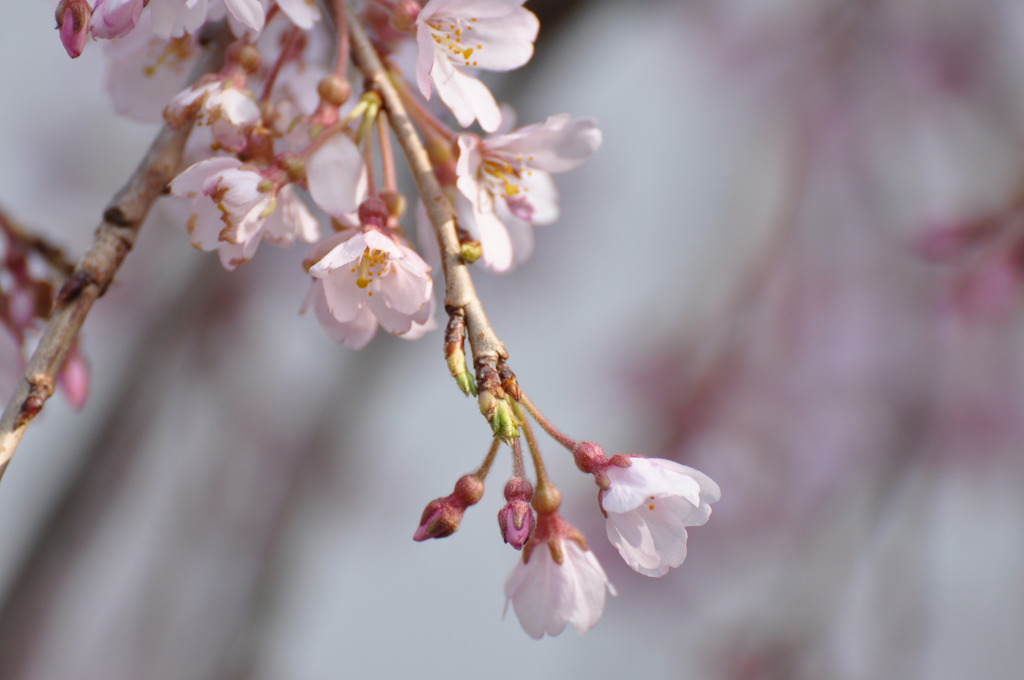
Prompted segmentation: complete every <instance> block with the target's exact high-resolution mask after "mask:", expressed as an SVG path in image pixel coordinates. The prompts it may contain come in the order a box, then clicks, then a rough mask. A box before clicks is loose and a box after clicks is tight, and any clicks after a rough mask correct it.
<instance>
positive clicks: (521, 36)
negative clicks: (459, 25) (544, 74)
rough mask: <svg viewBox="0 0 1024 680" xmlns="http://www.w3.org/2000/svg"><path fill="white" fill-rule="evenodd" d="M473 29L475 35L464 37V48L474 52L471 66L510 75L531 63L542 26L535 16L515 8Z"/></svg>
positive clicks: (481, 21) (480, 21) (469, 32)
mask: <svg viewBox="0 0 1024 680" xmlns="http://www.w3.org/2000/svg"><path fill="white" fill-rule="evenodd" d="M472 26H473V30H472V31H467V32H465V33H463V36H464V38H465V41H464V45H465V46H466V47H469V48H473V53H472V54H471V55H469V58H468V61H470V62H471V63H470V64H469V65H471V66H473V67H475V68H482V69H487V70H488V71H510V70H512V69H515V68H519V67H520V66H522V65H523V64H525V63H526V62H528V61H530V58H531V57H532V56H533V43H534V41H535V40H536V39H537V31H538V30H539V28H540V22H539V21H538V20H537V17H536V15H534V13H533V12H531V11H529V10H526V9H522V8H516V10H515V11H513V12H510V13H508V14H505V15H503V16H500V17H495V18H494V19H490V20H488V19H483V18H481V19H480V20H479V21H475V22H473V24H472ZM464 65H466V64H464Z"/></svg>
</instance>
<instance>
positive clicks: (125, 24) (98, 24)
mask: <svg viewBox="0 0 1024 680" xmlns="http://www.w3.org/2000/svg"><path fill="white" fill-rule="evenodd" d="M144 4H145V3H144V2H143V0H96V6H95V7H93V8H92V21H91V22H90V24H89V32H90V33H91V34H92V37H94V38H100V39H105V40H109V39H112V38H119V37H121V36H122V35H125V34H126V33H128V32H129V31H131V30H132V29H133V28H135V25H136V24H137V23H139V17H140V16H142V9H143V7H144Z"/></svg>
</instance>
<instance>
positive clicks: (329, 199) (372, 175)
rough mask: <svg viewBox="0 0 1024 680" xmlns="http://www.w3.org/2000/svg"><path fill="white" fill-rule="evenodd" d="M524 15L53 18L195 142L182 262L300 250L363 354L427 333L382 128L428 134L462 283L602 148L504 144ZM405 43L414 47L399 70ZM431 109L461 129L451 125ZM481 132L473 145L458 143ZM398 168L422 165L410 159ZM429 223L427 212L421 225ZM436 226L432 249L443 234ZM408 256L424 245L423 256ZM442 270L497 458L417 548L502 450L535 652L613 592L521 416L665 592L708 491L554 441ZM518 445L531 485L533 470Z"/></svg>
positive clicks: (326, 318) (247, 3) (140, 0)
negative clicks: (216, 61)
mask: <svg viewBox="0 0 1024 680" xmlns="http://www.w3.org/2000/svg"><path fill="white" fill-rule="evenodd" d="M523 2H524V0H429V1H428V2H425V3H419V2H416V1H415V0H370V1H369V2H367V3H365V5H364V6H363V7H362V8H361V9H360V10H359V11H358V12H353V11H352V10H350V9H348V8H346V6H345V3H344V2H343V1H342V0H333V1H332V2H330V3H325V6H324V7H323V8H322V7H320V6H319V5H318V4H317V3H315V2H313V1H312V0H62V2H61V3H60V5H59V6H58V8H57V28H58V31H59V35H60V38H61V40H62V42H63V44H64V47H65V49H66V50H67V52H68V53H69V54H70V55H71V56H72V57H76V56H78V55H79V54H81V52H82V51H83V50H84V49H85V48H86V45H87V43H88V41H89V39H90V38H92V39H96V40H101V41H105V42H106V46H105V47H106V50H105V51H106V53H107V55H108V57H109V71H108V79H107V80H108V87H109V90H110V94H111V96H112V97H113V100H114V105H115V108H116V109H117V110H118V111H119V112H121V113H123V114H124V115H127V116H131V117H134V118H138V119H141V120H153V119H157V120H158V119H160V118H162V119H163V120H164V121H165V122H166V124H167V125H168V126H170V127H171V128H174V129H185V128H187V127H188V126H194V128H193V130H192V134H191V136H190V138H189V146H188V148H187V149H186V158H187V159H188V162H189V165H188V167H186V168H185V169H184V170H183V171H182V172H181V173H180V174H179V175H177V177H176V178H175V179H174V180H173V181H171V182H170V186H169V193H170V194H171V196H172V197H173V198H174V200H175V201H176V202H177V206H178V207H177V208H176V209H177V210H179V211H180V213H181V222H182V223H183V224H184V225H185V226H186V227H187V233H188V237H189V240H190V241H191V243H192V245H193V246H194V247H196V248H198V249H199V250H202V251H207V252H216V253H217V256H218V257H219V259H220V262H221V264H222V265H223V267H224V268H226V269H229V270H233V269H235V268H237V267H239V266H242V265H243V264H244V263H246V262H248V261H249V260H251V259H252V258H253V257H255V256H256V253H257V251H258V250H259V246H260V245H261V244H262V243H264V242H266V243H271V244H274V245H278V246H284V247H290V246H293V245H294V244H295V243H296V242H299V241H302V242H305V243H308V244H312V246H311V249H310V251H309V255H308V256H307V257H306V259H305V261H304V267H305V270H306V273H307V274H308V276H309V277H310V288H309V292H308V294H307V295H306V298H305V301H304V303H302V306H301V308H302V310H303V311H308V310H312V316H313V317H314V318H315V319H316V320H317V321H318V322H319V323H320V325H321V326H322V328H323V330H324V331H325V333H326V334H327V335H328V337H330V338H331V339H332V340H334V341H337V342H341V343H344V344H345V345H347V346H349V347H352V348H360V347H363V346H365V345H366V344H367V343H369V342H370V341H371V339H372V338H373V337H374V335H375V333H376V331H377V329H378V328H383V329H384V330H385V331H387V332H389V333H392V334H395V335H398V336H401V337H403V338H406V339H413V338H418V337H420V336H422V335H424V334H425V333H427V332H429V331H430V330H431V329H433V328H435V327H436V326H437V324H436V321H435V319H434V314H435V306H436V304H435V301H434V297H433V292H434V281H433V278H432V274H433V272H432V269H431V267H430V266H429V265H428V264H427V262H426V261H425V259H424V258H423V257H422V256H421V255H420V254H419V253H418V252H417V250H416V249H415V248H414V245H413V243H412V242H411V241H410V240H409V238H408V235H407V233H406V231H405V229H404V227H403V226H402V220H403V217H404V216H405V215H406V212H407V209H408V205H409V201H408V200H407V199H406V196H405V194H403V192H402V191H401V189H400V187H399V185H398V182H397V179H396V176H397V172H396V167H395V166H396V160H395V157H394V154H393V141H392V133H391V132H390V131H389V125H392V126H395V130H396V133H400V130H399V126H397V125H395V121H394V117H395V116H397V115H399V108H400V109H401V112H402V113H401V115H403V116H408V118H407V120H408V121H409V122H410V123H411V125H412V127H414V128H415V130H416V135H418V136H417V139H419V138H420V137H422V140H423V141H422V143H423V148H424V149H425V152H426V158H427V160H428V162H429V168H428V174H430V175H431V176H432V177H433V181H436V183H437V185H438V186H439V187H440V192H441V193H440V194H439V195H437V196H434V197H433V201H438V202H442V203H445V204H446V205H447V209H448V211H449V214H450V215H452V216H453V217H454V218H455V223H454V224H455V228H454V234H455V237H456V238H457V241H458V243H457V248H456V250H455V251H454V255H453V252H451V248H449V247H447V246H445V247H444V248H443V250H445V248H447V250H445V252H443V253H442V256H443V258H444V257H447V258H448V259H447V260H445V261H446V263H448V264H449V266H453V265H450V262H451V260H452V258H453V257H455V258H457V261H458V266H460V267H465V266H467V265H472V264H474V263H475V262H479V263H480V264H481V265H482V266H484V267H486V268H488V269H490V270H492V271H496V272H505V271H508V270H510V269H512V268H513V267H515V265H516V264H518V263H520V262H521V261H522V260H523V259H524V258H526V257H527V256H528V255H529V254H530V253H531V251H532V249H533V232H532V227H533V226H534V225H545V224H550V223H551V222H553V221H555V220H556V219H557V217H558V214H559V210H558V197H557V192H556V190H555V186H554V181H553V179H552V174H554V173H561V172H566V171H568V170H572V169H574V168H576V167H577V166H579V165H580V164H581V163H583V162H584V161H585V160H586V159H587V158H588V157H589V156H591V155H592V154H593V153H594V152H595V151H597V150H598V148H599V147H600V145H601V132H600V130H599V129H598V127H597V124H596V123H595V122H594V121H593V120H590V119H578V118H573V117H571V116H569V115H564V114H562V115H553V116H550V117H549V118H547V120H545V121H543V122H540V123H536V124H533V125H527V126H525V127H521V128H518V129H514V130H513V129H510V128H511V127H512V126H511V124H510V123H508V122H507V121H506V120H505V118H506V115H505V114H504V113H503V111H507V109H503V108H502V107H499V105H498V103H497V101H496V100H495V98H494V96H493V95H492V94H491V92H490V90H489V89H488V88H487V86H486V85H485V84H484V83H483V82H482V81H481V80H480V79H479V78H478V77H477V74H478V72H479V71H480V70H489V71H507V70H511V69H515V68H518V67H520V66H522V65H524V64H525V63H527V62H528V61H529V60H530V58H531V56H532V54H533V44H534V40H535V39H536V36H537V32H538V29H539V22H538V20H537V17H536V16H535V15H534V14H533V13H532V12H530V11H529V10H527V9H525V8H524V7H523V6H522V5H523ZM323 9H327V10H329V11H327V12H324V11H322V10H323ZM214 22H216V23H214ZM357 26H358V27H362V26H365V27H366V30H367V31H368V32H369V34H370V35H369V41H368V43H367V44H368V45H371V47H370V48H369V49H372V50H373V51H374V53H375V57H374V59H379V60H381V63H382V64H383V66H382V67H381V68H383V69H386V70H387V75H386V78H387V79H388V80H389V81H390V83H392V84H393V87H394V88H395V90H394V92H395V94H388V93H386V92H385V91H384V88H383V87H382V86H381V85H379V84H378V85H374V84H373V81H372V79H371V78H369V77H367V78H366V83H367V84H366V85H365V86H364V90H363V91H362V92H359V93H356V92H354V91H353V86H352V84H351V83H352V82H353V81H352V80H350V76H351V75H352V74H351V73H350V70H352V69H351V67H350V63H349V59H350V50H349V44H350V38H351V39H352V40H355V37H356V33H355V32H351V36H350V31H349V28H350V27H357ZM358 30H359V31H362V30H363V29H362V28H359V29H358ZM211 35H219V36H220V40H221V41H226V42H228V43H229V44H228V46H227V49H226V51H225V56H224V60H223V64H222V65H221V66H220V67H219V69H218V70H217V71H216V72H212V73H207V74H205V75H202V76H201V77H199V78H198V80H196V81H195V82H189V80H188V78H189V71H190V69H191V68H192V65H193V64H194V63H195V62H196V61H197V59H198V55H199V53H200V52H201V51H202V49H203V47H202V45H203V44H204V43H205V42H207V41H208V40H209V39H210V36H211ZM225 36H226V37H225ZM403 45H409V46H410V47H413V46H414V47H415V49H416V56H415V59H414V60H413V59H411V58H410V59H409V63H408V64H403V63H402V62H403V58H402V55H403V54H405V52H403V51H402V47H403ZM352 54H357V53H356V52H355V51H353V52H352ZM359 59H360V57H358V54H357V57H356V58H355V59H354V61H358V60H359ZM358 65H359V67H360V69H365V65H364V64H358ZM364 75H366V74H365V73H364ZM354 81H355V82H363V79H362V78H356V79H354ZM388 92H390V90H388ZM434 94H436V95H437V99H439V100H440V102H441V103H442V104H443V105H444V106H446V107H447V109H448V110H449V111H450V113H451V115H452V117H453V118H454V120H455V121H456V122H457V123H458V125H459V128H458V129H453V128H452V127H450V126H449V124H447V123H446V122H445V120H444V118H443V116H442V113H443V109H442V107H439V106H438V105H437V101H436V100H435V99H434V97H433V95H434ZM387 97H392V99H391V100H390V103H389V100H388V99H387ZM406 110H407V111H408V113H407V114H406V113H404V111H406ZM474 124H478V125H479V127H480V128H481V129H482V130H483V133H481V134H477V133H474V132H472V131H464V129H465V128H469V127H471V126H473V125H474ZM499 131H501V132H499ZM402 134H405V133H401V134H397V137H398V140H399V142H403V141H404V138H403V137H402ZM416 135H414V136H416ZM417 143H419V142H417ZM406 154H407V157H409V159H410V163H412V162H413V159H412V156H413V155H414V154H412V155H410V152H408V151H406ZM418 182H419V180H418ZM420 194H421V195H420V202H421V204H426V203H428V202H429V201H430V200H431V199H430V198H429V197H427V196H425V195H423V185H422V184H420ZM427 207H430V208H433V207H436V205H430V206H424V207H421V210H420V212H421V213H423V214H426V213H429V210H427ZM172 209H174V208H172ZM420 224H421V225H422V224H425V220H420ZM431 227H433V230H434V231H435V232H436V233H437V235H438V240H439V242H441V243H442V244H443V243H444V242H445V241H444V238H445V237H444V236H442V231H441V229H442V227H439V226H438V223H437V222H436V221H435V220H434V219H433V218H431ZM420 240H421V244H420V246H421V247H425V246H426V243H427V242H429V241H431V240H432V238H431V237H430V236H428V237H427V238H426V239H424V238H421V239H420ZM444 273H445V275H446V291H447V293H449V294H448V295H446V299H445V305H444V308H445V311H446V312H447V314H448V324H447V328H446V332H445V336H444V347H445V356H446V358H447V360H448V365H449V369H450V371H451V373H452V375H453V377H454V378H455V379H456V381H457V383H458V385H459V386H460V388H461V389H462V390H463V391H464V392H465V393H466V394H473V395H476V396H477V399H478V402H479V406H480V409H481V412H482V413H483V414H484V415H485V416H486V418H487V420H488V421H489V423H490V424H491V427H492V429H493V432H494V440H493V445H492V448H491V451H490V453H489V455H488V457H487V459H486V461H485V463H484V465H483V466H482V467H481V468H480V469H479V470H478V471H477V472H476V473H473V474H472V475H466V476H465V477H463V478H462V479H461V480H460V481H459V483H458V484H457V485H456V488H455V491H454V492H453V493H452V495H450V496H448V497H446V498H441V499H438V500H436V501H434V502H432V503H431V504H430V505H429V506H428V507H427V509H426V511H425V512H424V515H423V520H422V522H421V525H420V527H419V529H417V531H416V534H415V536H414V537H415V538H416V539H417V540H424V539H426V538H436V537H441V536H445V535H448V534H451V533H452V532H454V531H455V529H456V528H457V527H458V524H459V522H460V521H461V518H462V515H463V513H464V511H465V510H466V508H468V507H469V506H470V505H472V504H474V503H476V502H478V501H479V500H480V498H481V497H482V495H483V482H484V478H485V477H486V474H487V471H488V470H489V469H490V466H491V463H492V462H493V460H494V458H495V455H496V453H497V451H498V450H499V449H500V448H501V443H502V442H505V443H506V444H508V445H509V446H510V449H511V451H512V454H513V456H512V457H513V463H514V473H513V476H512V478H511V480H510V481H509V482H508V484H507V485H506V488H505V498H506V500H507V504H506V505H505V507H504V508H503V509H502V510H501V512H500V514H499V523H500V525H501V530H502V535H503V536H504V539H505V541H506V542H507V543H509V544H510V545H512V546H513V547H514V548H516V549H521V550H522V554H523V559H522V561H521V562H520V563H519V565H518V566H517V567H516V569H515V571H514V572H513V573H512V575H511V577H510V578H509V580H508V583H507V585H506V592H507V595H508V599H509V602H510V603H511V604H512V607H513V609H514V610H515V612H516V614H517V615H518V617H519V619H520V622H521V623H522V625H523V627H524V628H525V629H526V631H527V632H528V633H529V634H530V635H532V636H534V637H540V636H542V635H543V634H545V633H547V634H550V635H555V634H558V633H559V632H561V631H562V630H563V629H564V627H565V624H566V623H567V622H572V623H574V624H575V625H576V627H577V628H578V629H579V630H580V631H581V632H582V631H584V630H586V629H587V628H589V627H590V626H592V625H593V624H594V623H595V621H596V620H597V618H598V617H599V616H600V615H601V612H602V610H603V608H604V601H605V595H606V593H607V592H612V593H614V590H613V589H612V586H611V585H610V584H609V583H608V580H607V578H606V576H605V573H604V570H603V569H602V568H601V566H600V564H598V562H597V560H596V558H595V557H594V555H593V554H592V553H591V552H590V551H589V549H588V548H587V543H586V540H585V539H584V538H583V536H582V534H580V532H579V531H578V530H576V529H575V528H574V527H572V526H571V525H570V524H568V523H567V522H566V521H565V520H564V519H563V518H562V516H561V515H560V514H559V506H560V492H559V491H558V489H557V488H556V487H555V486H554V485H553V484H552V483H551V482H550V480H549V479H548V478H547V475H546V473H545V472H544V467H543V461H542V458H541V455H540V452H539V450H538V449H537V446H536V441H535V440H534V438H533V436H532V431H531V430H530V429H529V428H530V424H529V419H528V416H527V412H529V414H531V415H532V417H533V418H534V419H535V420H536V421H537V422H538V423H540V424H541V425H542V426H543V427H544V428H545V429H546V430H547V431H548V432H549V433H552V435H553V436H555V438H556V439H557V440H558V441H560V443H562V444H563V445H565V446H566V447H567V448H568V449H569V450H570V451H571V452H572V453H573V455H574V456H575V457H576V461H577V464H578V466H579V467H580V468H581V469H582V470H584V471H585V472H587V473H589V474H592V475H594V477H595V480H596V481H597V483H598V486H599V487H600V489H601V496H600V504H601V510H602V512H603V513H604V514H605V515H606V516H607V518H608V536H609V539H610V540H611V541H612V543H613V544H614V545H615V546H616V547H617V548H618V549H619V552H620V553H621V554H622V556H623V558H624V559H625V560H626V562H627V563H628V564H629V565H630V566H631V567H633V568H634V569H636V570H637V571H639V572H640V573H643V574H646V575H649V576H661V575H663V574H665V573H666V572H667V571H668V570H669V568H671V567H675V566H678V565H679V564H680V563H681V562H682V561H683V558H684V557H685V555H686V530H685V527H687V526H693V525H699V524H703V523H704V522H705V521H707V519H708V516H709V514H710V503H712V502H714V501H715V500H717V499H718V496H719V492H718V488H717V487H716V486H715V484H714V483H713V482H711V480H709V479H708V478H707V477H705V476H704V475H702V474H700V473H699V472H697V471H695V470H691V469H690V468H687V467H684V466H681V465H678V464H675V463H671V462H668V461H657V460H648V459H646V458H642V457H626V456H621V455H618V456H613V457H611V458H607V457H606V456H604V454H603V453H602V452H601V449H600V447H598V446H597V445H596V444H593V443H589V442H584V443H581V444H577V443H575V442H572V441H571V440H568V438H566V437H565V436H564V435H561V434H560V433H558V432H557V430H555V429H554V427H553V426H552V425H550V423H549V422H548V421H547V420H546V419H544V417H543V416H542V415H541V414H540V413H539V411H537V410H536V409H535V408H534V407H533V405H532V404H531V403H530V402H529V401H528V400H527V399H526V398H525V395H523V393H522V391H521V390H520V389H519V387H518V384H517V383H516V380H515V376H514V374H512V372H511V370H510V369H509V368H508V366H507V364H506V362H505V360H506V359H507V355H506V354H505V353H504V348H503V347H500V342H494V343H491V345H490V346H489V347H487V348H482V347H481V345H480V344H479V343H480V342H481V341H480V338H481V337H484V336H485V335H486V333H484V332H482V331H481V324H486V320H485V319H484V320H482V321H481V319H480V317H479V316H474V314H477V312H476V307H475V306H474V305H469V304H467V303H466V301H465V296H462V297H460V296H458V295H451V290H452V288H451V287H452V282H451V280H450V279H449V278H448V275H449V272H448V267H447V266H446V268H445V271H444ZM467 329H468V330H469V331H470V332H469V333H467ZM467 339H468V341H469V344H470V347H471V349H472V364H473V367H474V369H475V380H474V379H473V378H471V377H470V374H469V369H468V362H467V357H466V355H465V353H464V344H465V342H466V341H467ZM522 433H525V434H526V439H527V443H528V444H529V449H530V453H531V456H532V458H533V463H534V469H535V472H536V487H535V485H534V484H533V483H531V482H530V481H528V480H527V478H526V474H525V471H524V464H523V455H522V451H521V445H520V443H519V442H520V435H521V434H522ZM535 513H536V514H535Z"/></svg>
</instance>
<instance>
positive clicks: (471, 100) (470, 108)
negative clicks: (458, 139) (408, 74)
mask: <svg viewBox="0 0 1024 680" xmlns="http://www.w3.org/2000/svg"><path fill="white" fill-rule="evenodd" d="M431 77H432V79H433V82H434V86H435V87H436V88H437V94H438V96H440V97H441V101H443V102H444V103H445V105H447V106H448V108H449V109H451V111H452V114H453V115H454V116H455V120H457V121H459V125H461V126H462V127H469V126H470V125H472V124H473V121H474V120H478V121H479V122H480V127H482V128H483V129H484V130H486V131H488V132H493V131H495V130H497V129H498V126H499V125H501V109H500V108H498V103H497V102H496V101H495V100H494V95H493V94H491V91H490V90H489V89H487V86H486V85H484V84H483V83H482V82H480V80H479V79H477V78H474V77H473V76H470V75H467V74H465V73H463V72H462V71H460V70H459V69H457V68H455V66H454V65H452V63H451V62H450V61H448V60H447V59H435V60H434V67H433V70H432V71H431Z"/></svg>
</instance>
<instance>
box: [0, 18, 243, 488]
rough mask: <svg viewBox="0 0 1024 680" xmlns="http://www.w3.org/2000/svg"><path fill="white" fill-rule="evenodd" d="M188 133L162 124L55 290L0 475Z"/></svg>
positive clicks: (216, 57) (4, 426) (6, 429)
mask: <svg viewBox="0 0 1024 680" xmlns="http://www.w3.org/2000/svg"><path fill="white" fill-rule="evenodd" d="M226 45H227V39H226V37H225V36H224V31H219V32H218V33H217V37H215V38H214V39H213V40H212V41H211V43H210V44H209V46H208V49H207V51H206V55H205V57H204V58H203V59H202V60H201V62H200V65H199V67H198V68H197V71H196V77H198V76H199V75H201V74H202V73H205V72H207V71H209V70H211V69H212V67H213V66H215V65H218V66H219V64H220V62H221V61H222V60H223V52H224V48H225V47H226ZM190 132H191V127H190V126H184V127H182V128H181V129H180V130H171V129H170V128H167V127H164V128H163V129H162V130H161V131H160V133H159V134H158V135H157V136H156V139H155V140H154V141H153V144H152V145H151V146H150V147H149V150H148V151H147V152H146V155H145V156H144V157H143V158H142V161H141V162H140V163H139V166H138V167H137V168H136V169H135V172H134V173H133V174H132V176H131V177H130V178H129V179H128V181H127V182H126V183H125V185H124V186H123V187H121V190H120V191H118V192H117V194H115V195H114V197H113V198H112V199H111V200H110V203H108V204H107V208H106V210H104V211H103V221H102V222H101V223H100V225H99V227H97V229H96V235H95V237H94V238H93V242H92V245H90V246H89V249H88V250H86V252H85V254H84V255H83V256H82V259H81V260H79V261H78V264H77V265H75V269H74V272H72V274H71V276H70V277H69V278H68V280H67V281H66V282H65V283H64V286H63V287H62V288H61V290H60V292H59V293H58V294H57V300H56V301H55V302H54V309H53V314H52V315H51V316H50V320H49V322H48V323H47V325H46V330H45V331H43V335H42V337H41V338H40V340H39V346H38V347H37V348H36V351H35V353H34V354H33V355H32V358H31V359H29V362H28V367H27V368H26V369H25V375H24V377H23V379H22V380H21V382H20V383H19V385H18V388H17V389H16V390H15V392H14V395H13V396H12V397H11V399H10V401H8V402H7V407H6V408H5V409H4V412H3V415H2V416H0V478H2V477H3V474H4V471H5V470H6V469H7V465H8V463H10V461H11V458H12V457H13V456H14V452H15V450H16V449H17V448H18V444H19V443H20V442H21V438H22V436H24V434H25V430H26V428H27V427H28V425H29V423H30V422H32V419H33V418H35V417H36V415H38V414H39V412H40V411H41V410H42V408H43V405H44V404H45V403H46V400H47V399H49V398H50V396H52V395H53V391H54V389H55V387H56V382H57V374H58V373H59V372H60V369H61V367H62V366H63V365H64V360H65V359H66V358H67V355H68V352H69V351H70V349H71V347H72V346H73V345H74V344H75V340H76V338H77V337H78V332H79V330H81V328H82V324H83V323H85V319H86V317H87V316H88V314H89V310H90V309H91V308H92V305H93V303H94V302H95V301H96V299H97V298H99V297H100V296H101V295H103V293H104V292H105V291H106V290H107V287H108V286H109V285H110V283H111V282H112V281H113V280H114V276H115V274H117V270H118V269H119V268H120V266H121V263H122V262H124V258H125V257H126V256H127V255H128V251H129V250H131V249H132V246H134V245H135V239H136V237H137V236H138V233H139V228H140V227H141V226H142V222H143V221H144V220H145V219H146V214H147V213H148V212H149V209H150V207H151V206H152V205H153V203H154V202H155V201H156V199H157V198H158V197H159V196H160V194H161V193H163V191H164V187H166V186H167V183H168V182H170V181H171V180H172V179H174V176H175V175H176V174H177V172H178V170H179V167H180V165H181V157H182V152H183V151H184V149H185V142H186V141H187V140H188V136H189V133H190Z"/></svg>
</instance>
